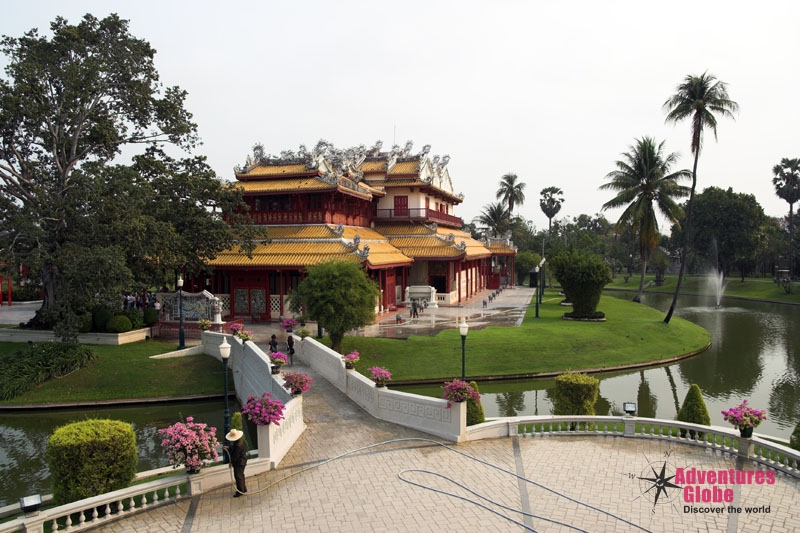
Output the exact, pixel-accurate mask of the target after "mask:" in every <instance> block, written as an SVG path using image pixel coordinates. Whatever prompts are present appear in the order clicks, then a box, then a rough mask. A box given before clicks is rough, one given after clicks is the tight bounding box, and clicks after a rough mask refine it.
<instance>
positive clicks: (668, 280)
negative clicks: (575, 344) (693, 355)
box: [607, 275, 800, 304]
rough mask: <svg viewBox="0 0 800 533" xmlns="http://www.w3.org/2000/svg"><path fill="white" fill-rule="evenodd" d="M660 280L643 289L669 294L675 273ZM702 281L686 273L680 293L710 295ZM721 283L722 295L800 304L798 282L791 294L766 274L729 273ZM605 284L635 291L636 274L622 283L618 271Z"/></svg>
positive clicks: (651, 279)
mask: <svg viewBox="0 0 800 533" xmlns="http://www.w3.org/2000/svg"><path fill="white" fill-rule="evenodd" d="M654 280H655V276H646V277H645V283H647V282H649V281H654ZM664 281H665V283H664V285H661V286H658V287H657V286H655V285H650V286H649V287H647V289H645V290H647V291H648V292H665V293H670V294H671V293H672V292H674V291H675V282H676V281H677V276H666V277H665V280H664ZM706 283H707V278H705V277H703V276H689V277H686V278H684V280H683V284H682V285H681V293H683V294H708V295H711V294H712V293H711V291H710V290H709V288H708V286H707V285H706ZM725 283H726V285H725V292H724V295H725V296H736V297H739V298H751V299H755V300H770V301H774V302H786V303H798V304H800V284H798V283H794V284H793V286H792V293H791V294H787V293H786V291H785V290H784V289H783V287H781V286H780V285H778V284H776V283H774V282H773V281H772V279H770V278H745V280H744V282H742V281H741V278H740V277H731V278H728V279H726V280H725ZM607 288H609V289H626V290H631V291H636V290H638V288H639V277H638V276H633V277H631V278H630V279H629V280H628V283H625V280H624V279H623V278H622V276H619V275H618V276H617V277H616V278H615V279H613V280H612V281H611V283H610V284H608V285H607Z"/></svg>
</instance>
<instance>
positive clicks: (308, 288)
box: [289, 261, 380, 352]
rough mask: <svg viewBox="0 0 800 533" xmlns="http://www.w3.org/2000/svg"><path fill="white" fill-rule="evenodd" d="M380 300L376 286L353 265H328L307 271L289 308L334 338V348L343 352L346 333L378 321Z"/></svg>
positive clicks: (343, 262)
mask: <svg viewBox="0 0 800 533" xmlns="http://www.w3.org/2000/svg"><path fill="white" fill-rule="evenodd" d="M378 296H380V291H379V290H378V287H377V285H375V282H374V281H372V280H371V279H369V277H367V275H366V274H365V273H364V271H363V270H362V269H361V266H360V265H358V264H357V263H354V262H350V261H326V262H325V263H320V264H318V265H315V266H312V267H310V268H309V269H308V272H307V275H306V277H305V279H303V281H301V282H300V285H298V286H297V288H296V289H295V290H294V291H292V292H291V294H289V308H290V309H291V310H292V312H294V313H297V314H303V315H304V316H307V317H308V318H310V319H312V320H316V321H318V322H319V323H320V325H321V326H322V327H323V328H325V330H326V331H327V332H328V335H330V337H331V348H333V349H334V350H336V351H337V352H341V351H342V339H344V335H345V333H347V332H348V331H350V330H351V329H354V328H360V327H363V326H366V325H367V324H371V323H372V322H373V321H374V320H375V303H376V299H377V298H378Z"/></svg>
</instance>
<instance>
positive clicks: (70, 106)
mask: <svg viewBox="0 0 800 533" xmlns="http://www.w3.org/2000/svg"><path fill="white" fill-rule="evenodd" d="M50 29H51V32H52V36H51V37H50V38H47V37H42V36H40V35H39V33H38V30H36V29H34V30H31V31H29V32H27V33H26V34H25V35H24V36H23V37H20V38H13V37H4V38H3V39H2V45H1V49H2V51H3V53H4V54H5V55H6V56H7V57H8V61H9V64H8V66H7V67H6V69H5V77H3V78H0V220H1V221H2V222H3V227H4V230H5V231H3V232H2V234H0V250H1V251H2V254H3V259H4V260H5V261H6V262H8V263H10V264H25V265H26V266H28V267H29V268H30V270H31V271H32V272H34V273H36V274H38V277H39V278H40V279H41V283H42V289H43V304H42V308H41V309H40V311H39V312H38V313H37V316H36V317H35V318H34V320H33V322H34V325H37V326H43V327H54V328H55V329H56V331H57V332H58V333H60V334H61V335H62V338H64V339H65V340H69V339H73V338H74V336H75V333H76V332H75V330H74V328H73V327H72V325H71V324H72V323H73V322H74V320H73V318H74V316H76V315H78V314H81V313H83V312H85V311H87V310H88V308H89V307H90V306H91V305H93V304H94V303H95V301H96V300H97V299H104V298H105V299H110V298H112V297H116V296H117V295H118V294H119V293H120V291H123V290H131V289H136V288H142V287H146V286H148V285H149V284H150V283H153V282H155V281H156V280H157V281H160V282H163V280H164V279H165V276H167V275H168V273H170V272H174V271H175V270H177V269H188V270H190V271H193V272H197V271H198V270H199V269H202V268H203V260H204V259H207V258H212V257H213V256H214V254H215V253H216V252H218V251H219V250H221V249H223V248H225V247H228V246H230V245H232V243H233V239H234V236H236V235H238V236H240V237H242V238H243V239H244V243H245V244H246V246H245V248H246V249H249V245H250V244H252V240H251V239H252V237H253V236H255V235H257V232H255V231H253V228H252V226H248V225H246V220H245V219H244V218H243V217H242V216H240V215H235V214H234V212H235V210H236V208H237V207H239V206H241V205H243V203H242V201H241V195H240V193H239V192H237V191H236V190H235V189H233V188H232V187H230V186H225V185H223V184H222V183H221V182H220V181H219V180H218V179H217V178H216V176H215V175H214V173H213V172H212V171H211V169H210V168H209V167H208V165H207V164H206V162H205V159H204V158H203V157H199V156H198V157H193V158H185V159H173V158H172V157H168V156H167V155H166V154H165V153H164V151H163V150H162V147H163V146H165V145H173V146H175V147H177V148H179V149H183V150H187V151H188V150H191V149H193V148H194V147H195V146H196V144H197V142H198V137H197V126H196V125H195V124H194V123H193V122H192V115H191V114H190V113H189V112H188V111H187V110H186V109H185V108H184V101H185V98H186V94H187V93H186V92H185V91H183V90H181V89H180V88H179V87H168V88H163V87H162V85H161V84H160V82H159V76H158V73H157V71H156V69H155V66H154V63H153V57H154V55H155V50H154V49H153V48H151V46H150V45H149V43H147V42H146V41H144V40H141V39H138V38H136V37H134V36H132V35H131V34H130V32H129V31H128V22H127V21H125V20H122V19H120V18H119V17H118V16H117V15H110V16H108V17H106V18H104V19H98V18H96V17H94V16H92V15H86V16H84V18H83V19H82V20H81V22H80V23H78V24H77V25H70V24H69V23H68V22H67V21H66V20H65V19H63V18H60V17H59V18H57V19H56V20H55V21H54V22H53V23H52V24H51V28H50ZM135 145H140V146H142V148H143V149H144V150H143V151H142V152H140V153H139V155H138V156H136V160H135V162H134V163H133V164H131V165H128V166H124V165H119V164H116V158H117V157H118V156H120V154H121V153H122V149H123V148H125V147H126V146H135ZM226 217H227V218H228V221H229V222H231V224H228V223H226V220H224V218H226Z"/></svg>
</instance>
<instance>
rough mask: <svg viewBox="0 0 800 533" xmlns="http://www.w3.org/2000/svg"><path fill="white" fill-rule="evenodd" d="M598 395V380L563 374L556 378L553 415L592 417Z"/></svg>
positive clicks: (586, 375) (570, 373) (583, 375)
mask: <svg viewBox="0 0 800 533" xmlns="http://www.w3.org/2000/svg"><path fill="white" fill-rule="evenodd" d="M599 394H600V380H599V379H597V378H595V377H592V376H590V375H588V374H581V373H579V372H565V373H564V374H561V375H560V376H558V377H557V378H556V387H555V389H554V390H553V414H556V415H594V414H595V412H594V404H595V402H597V397H598V396H599Z"/></svg>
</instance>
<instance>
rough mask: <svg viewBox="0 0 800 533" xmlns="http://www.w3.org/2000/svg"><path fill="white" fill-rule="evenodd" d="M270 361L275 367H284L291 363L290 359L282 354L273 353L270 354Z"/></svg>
mask: <svg viewBox="0 0 800 533" xmlns="http://www.w3.org/2000/svg"><path fill="white" fill-rule="evenodd" d="M269 360H270V362H271V363H272V364H273V365H275V366H283V365H285V364H286V363H288V362H289V358H288V357H286V354H285V353H282V352H272V353H271V354H269Z"/></svg>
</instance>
